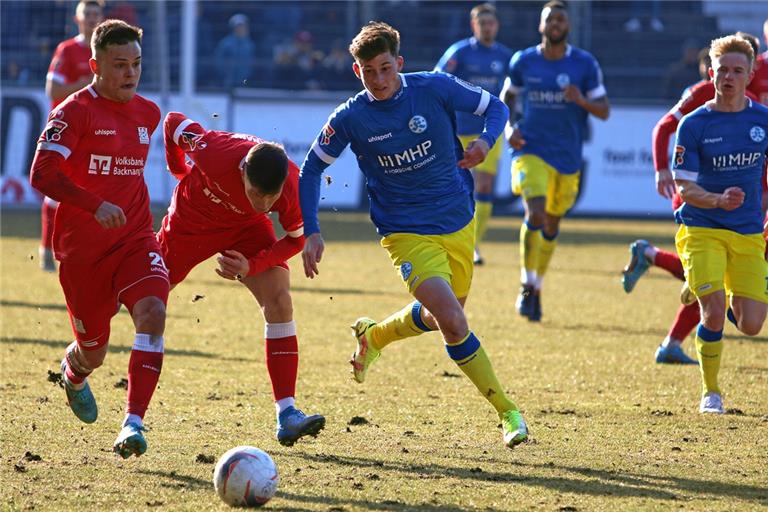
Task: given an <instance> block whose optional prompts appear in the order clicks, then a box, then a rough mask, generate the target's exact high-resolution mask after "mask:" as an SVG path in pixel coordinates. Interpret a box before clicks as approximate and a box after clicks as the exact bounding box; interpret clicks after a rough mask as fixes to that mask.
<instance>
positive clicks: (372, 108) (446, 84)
mask: <svg viewBox="0 0 768 512" xmlns="http://www.w3.org/2000/svg"><path fill="white" fill-rule="evenodd" d="M349 51H350V53H351V54H352V56H353V58H354V64H353V70H354V72H355V75H357V77H358V78H360V80H361V81H362V83H363V86H364V87H365V89H364V90H363V91H361V92H360V93H358V94H357V95H356V96H354V97H352V98H350V99H349V100H348V101H347V102H345V103H343V104H342V105H340V106H339V107H338V108H337V109H336V111H335V112H334V113H333V114H331V116H330V118H329V119H328V123H327V124H326V125H325V127H324V128H323V129H322V131H321V132H320V134H319V135H318V137H317V139H316V140H315V142H314V144H313V145H312V148H311V149H310V151H309V153H308V154H307V157H306V159H305V160H304V164H303V165H302V171H301V179H300V180H299V191H300V197H301V209H302V213H303V215H304V222H305V228H304V229H305V233H306V236H307V243H306V245H305V247H304V252H303V258H304V272H305V274H306V275H307V277H310V278H313V277H314V276H315V275H316V274H318V263H319V262H320V258H321V257H322V255H323V250H324V247H325V246H324V242H323V238H322V236H321V235H320V226H319V222H318V218H317V210H318V203H319V200H320V176H321V174H322V172H323V171H324V170H325V168H326V167H328V166H329V165H330V164H332V163H333V162H334V160H336V158H338V157H339V155H340V154H341V152H342V151H343V150H344V148H346V147H347V145H350V146H351V148H352V151H353V152H354V153H355V155H356V156H357V161H358V165H359V166H360V170H361V171H362V172H363V174H364V175H365V178H366V186H367V188H368V195H369V197H370V200H371V219H372V220H373V223H374V224H375V225H376V228H377V231H378V233H379V234H380V235H382V237H383V238H382V239H381V245H382V246H383V247H384V248H385V249H386V250H387V252H388V253H389V256H390V258H391V259H392V262H393V264H394V266H395V268H396V269H397V270H398V273H399V275H400V277H401V278H402V279H403V281H404V283H405V285H406V286H407V287H408V291H409V292H410V293H411V294H412V295H413V296H414V297H415V298H416V301H415V302H413V303H410V304H408V305H407V306H406V307H405V308H403V309H402V310H401V311H398V312H396V313H394V314H393V315H391V316H390V317H389V318H387V319H386V320H384V321H383V322H380V323H376V322H375V321H374V320H372V319H370V318H359V319H358V320H357V321H356V322H355V324H354V326H353V330H354V335H355V338H356V340H357V350H356V351H355V353H354V354H353V356H352V361H351V363H352V368H353V374H354V378H355V380H356V381H357V382H363V381H364V380H365V377H366V373H367V371H368V369H369V367H370V365H371V364H372V363H373V362H374V361H376V360H377V359H378V358H379V356H380V354H381V351H382V350H383V349H384V348H385V347H386V346H387V345H388V344H390V343H392V342H393V341H396V340H400V339H404V338H407V337H411V336H417V335H419V334H422V333H424V332H427V331H432V330H435V329H438V328H439V329H440V331H441V333H442V335H443V339H444V341H445V348H446V350H447V352H448V355H449V356H450V357H451V359H453V360H454V362H455V363H456V364H457V365H458V366H459V368H461V370H462V371H463V372H464V374H465V375H467V377H469V379H470V380H471V381H472V383H473V384H474V385H475V386H476V387H477V389H478V391H480V393H482V394H483V396H485V397H486V399H487V400H488V401H489V402H490V403H491V405H492V406H493V407H494V408H495V409H496V411H497V413H498V415H499V418H500V419H501V423H502V427H503V439H504V444H505V445H506V446H508V447H510V448H512V447H514V446H515V445H517V444H519V443H522V442H523V441H525V440H526V439H527V438H528V430H527V427H526V424H525V421H524V420H523V417H522V415H521V414H520V411H519V410H518V408H517V406H516V405H515V404H514V402H512V401H511V400H509V398H507V395H506V393H505V392H504V388H502V387H501V384H499V381H498V379H497V378H496V374H495V373H494V371H493V368H492V367H491V362H490V360H489V358H488V356H487V355H486V353H485V350H484V349H483V347H482V346H480V340H479V339H478V338H477V337H476V336H475V334H474V333H473V332H472V331H470V330H469V327H468V325H467V318H466V316H465V314H464V310H463V306H464V303H465V301H466V299H467V295H468V294H469V289H470V284H471V281H472V272H473V270H474V268H473V264H472V253H473V248H474V238H475V236H474V235H475V227H474V220H473V215H474V202H473V199H472V175H471V174H470V173H469V172H467V171H466V170H465V169H471V168H473V167H475V166H477V165H478V164H479V163H480V162H482V161H483V159H484V158H485V156H486V155H487V154H488V150H489V148H491V147H492V146H493V144H494V143H495V142H496V139H497V138H498V136H499V134H500V133H501V130H502V128H503V126H504V121H505V120H506V118H507V115H508V112H507V109H506V108H505V106H504V104H503V103H502V102H501V101H499V100H498V98H496V97H494V96H492V95H490V94H489V93H488V92H487V91H484V90H483V89H481V88H479V87H476V86H473V85H471V84H468V83H466V82H464V81H462V80H460V79H457V78H455V77H453V76H450V75H446V74H443V73H436V72H432V73H407V74H401V73H400V71H401V70H402V68H403V57H402V56H400V54H399V51H400V34H399V33H398V32H397V30H395V29H394V28H392V27H391V26H389V25H387V24H386V23H381V22H370V23H368V24H367V25H365V26H364V27H363V28H362V29H361V30H360V32H359V33H358V34H357V35H356V36H355V38H354V39H353V41H352V44H351V45H350V47H349ZM456 112H468V113H474V114H475V115H479V116H483V117H484V118H485V127H484V129H483V131H482V133H481V134H480V136H479V137H478V138H477V139H476V140H474V141H472V142H470V143H469V144H468V145H467V146H466V148H465V149H464V150H462V147H461V144H460V142H459V140H458V139H457V138H456V133H455V124H454V119H455V117H454V116H455V113H456Z"/></svg>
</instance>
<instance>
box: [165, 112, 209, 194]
mask: <svg viewBox="0 0 768 512" xmlns="http://www.w3.org/2000/svg"><path fill="white" fill-rule="evenodd" d="M185 125H186V126H185ZM190 125H194V128H195V129H197V131H199V132H200V134H201V137H202V135H203V134H204V133H205V131H204V130H203V128H202V127H201V126H200V125H199V124H198V123H195V122H193V121H192V120H191V119H187V116H185V115H184V114H182V113H181V112H168V115H166V116H165V120H164V121H163V142H164V143H165V162H166V164H167V165H168V171H169V172H170V173H171V174H173V176H174V177H176V178H177V179H181V178H183V177H184V176H186V175H187V174H189V173H190V171H191V167H190V166H189V164H187V159H186V157H185V153H184V150H183V149H182V148H181V147H180V146H179V138H180V137H181V132H182V131H183V129H184V128H185V127H188V126H190Z"/></svg>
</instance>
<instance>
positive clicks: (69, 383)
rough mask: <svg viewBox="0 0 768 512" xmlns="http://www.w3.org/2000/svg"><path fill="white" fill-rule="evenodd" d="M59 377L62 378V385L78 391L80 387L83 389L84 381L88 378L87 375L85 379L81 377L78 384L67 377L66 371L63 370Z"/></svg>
mask: <svg viewBox="0 0 768 512" xmlns="http://www.w3.org/2000/svg"><path fill="white" fill-rule="evenodd" d="M67 364H69V363H67ZM61 378H62V379H63V380H64V385H65V386H67V387H68V388H69V389H72V390H74V391H80V390H81V389H83V388H84V387H85V381H86V380H88V377H86V378H85V379H83V382H81V383H80V384H75V383H73V382H72V381H70V380H69V379H68V378H67V372H64V374H63V375H62V376H61Z"/></svg>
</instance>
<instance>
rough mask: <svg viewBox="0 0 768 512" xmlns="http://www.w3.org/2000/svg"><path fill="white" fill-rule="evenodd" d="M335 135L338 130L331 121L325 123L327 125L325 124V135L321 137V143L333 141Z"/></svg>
mask: <svg viewBox="0 0 768 512" xmlns="http://www.w3.org/2000/svg"><path fill="white" fill-rule="evenodd" d="M334 135H336V130H334V129H333V126H331V123H325V126H323V137H322V138H321V139H320V144H322V145H323V146H327V145H328V144H330V143H331V137H333V136H334Z"/></svg>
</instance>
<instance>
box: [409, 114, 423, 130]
mask: <svg viewBox="0 0 768 512" xmlns="http://www.w3.org/2000/svg"><path fill="white" fill-rule="evenodd" d="M408 128H410V129H411V131H412V132H413V133H423V132H424V130H426V129H427V120H426V119H424V117H423V116H419V115H416V116H413V117H412V118H411V120H410V121H408Z"/></svg>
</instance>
